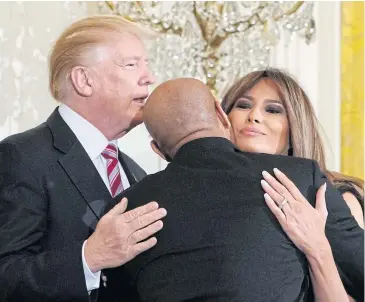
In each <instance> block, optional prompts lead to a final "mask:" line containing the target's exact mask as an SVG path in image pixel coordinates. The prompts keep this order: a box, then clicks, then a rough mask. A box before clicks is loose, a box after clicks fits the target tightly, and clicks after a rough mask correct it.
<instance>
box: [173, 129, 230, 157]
mask: <svg viewBox="0 0 365 302" xmlns="http://www.w3.org/2000/svg"><path fill="white" fill-rule="evenodd" d="M205 137H222V138H226V139H228V140H229V139H230V138H229V137H228V136H227V134H226V133H224V131H222V130H221V129H201V130H199V131H196V132H194V133H191V134H189V135H188V136H186V137H184V138H183V139H181V140H180V141H179V142H178V143H177V144H176V146H175V148H173V149H172V150H171V155H172V156H171V157H172V158H173V157H174V156H175V154H176V153H177V151H178V150H179V149H180V148H181V147H182V146H183V145H185V144H187V143H188V142H191V141H193V140H196V139H199V138H205Z"/></svg>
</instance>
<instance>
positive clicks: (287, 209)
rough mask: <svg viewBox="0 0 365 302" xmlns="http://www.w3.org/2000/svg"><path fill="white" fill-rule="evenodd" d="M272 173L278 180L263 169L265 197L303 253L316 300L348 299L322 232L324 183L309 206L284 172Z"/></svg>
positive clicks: (324, 222) (324, 201) (325, 214)
mask: <svg viewBox="0 0 365 302" xmlns="http://www.w3.org/2000/svg"><path fill="white" fill-rule="evenodd" d="M274 173H275V176H276V177H277V179H278V180H279V181H280V182H281V183H280V182H279V181H277V180H276V179H275V178H274V177H272V176H271V175H270V174H269V173H267V172H263V177H264V179H265V180H263V181H262V187H263V189H264V190H265V192H266V193H265V195H264V197H265V201H266V203H267V205H268V207H269V208H270V210H271V211H272V213H273V214H274V215H275V216H276V218H277V219H278V221H279V223H280V225H281V226H282V228H283V230H284V231H285V232H286V234H287V235H288V236H289V238H290V239H291V240H292V241H293V243H294V244H295V245H296V246H297V248H298V249H300V250H301V251H302V252H303V253H304V254H305V255H306V257H307V259H308V263H309V266H310V275H311V279H312V283H313V289H314V295H315V299H316V301H321V302H327V301H328V302H334V301H338V302H340V301H341V302H342V301H346V302H347V301H349V297H348V295H347V293H346V291H345V288H344V286H343V284H342V281H341V278H340V275H339V273H338V271H337V268H336V264H335V261H334V258H333V255H332V250H331V247H330V244H329V242H328V240H327V238H326V235H325V225H326V220H327V215H328V213H327V207H326V200H325V192H326V184H324V185H323V186H321V187H320V189H319V190H318V192H317V198H316V208H313V207H312V206H311V205H310V203H309V202H308V201H307V200H306V199H305V198H304V196H303V195H302V194H301V193H300V191H299V190H298V188H297V187H296V186H295V185H294V183H293V182H292V181H291V180H289V179H288V178H287V177H286V176H285V175H284V173H282V172H280V171H279V170H277V169H275V170H274Z"/></svg>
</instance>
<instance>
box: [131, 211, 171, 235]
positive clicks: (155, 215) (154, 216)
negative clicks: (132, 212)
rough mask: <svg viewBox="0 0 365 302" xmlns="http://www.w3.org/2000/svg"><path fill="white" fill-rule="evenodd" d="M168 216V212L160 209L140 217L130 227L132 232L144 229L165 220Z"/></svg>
mask: <svg viewBox="0 0 365 302" xmlns="http://www.w3.org/2000/svg"><path fill="white" fill-rule="evenodd" d="M166 214H167V211H166V210H165V209H164V208H160V209H157V210H155V211H152V212H150V213H147V214H144V215H140V216H138V217H136V218H135V219H134V220H132V221H131V222H130V227H131V229H132V231H136V230H139V229H142V228H144V227H145V226H147V225H150V224H151V223H153V222H155V221H157V220H160V219H162V218H164V217H165V216H166Z"/></svg>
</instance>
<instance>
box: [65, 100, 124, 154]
mask: <svg viewBox="0 0 365 302" xmlns="http://www.w3.org/2000/svg"><path fill="white" fill-rule="evenodd" d="M58 111H59V113H60V115H61V117H62V118H63V120H64V121H65V123H66V124H67V125H68V126H69V127H70V129H71V130H72V132H73V133H74V134H75V136H76V137H77V139H78V140H79V142H80V143H81V145H82V147H83V148H84V149H85V151H86V153H87V154H88V155H89V157H90V159H91V160H95V159H96V158H97V157H98V156H99V155H100V154H101V152H103V150H104V149H105V147H106V146H107V145H108V144H114V146H115V147H116V148H117V149H118V145H117V140H112V141H110V142H109V141H108V140H107V138H106V137H105V136H104V134H103V133H101V132H100V131H99V129H97V128H96V127H95V126H94V125H93V124H91V123H90V122H89V121H87V120H86V119H84V118H83V117H82V116H81V115H79V114H78V113H76V112H75V111H73V110H72V109H71V108H70V107H68V106H67V105H65V104H63V103H62V104H61V105H60V106H59V108H58Z"/></svg>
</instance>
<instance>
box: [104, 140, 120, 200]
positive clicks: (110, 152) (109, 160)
mask: <svg viewBox="0 0 365 302" xmlns="http://www.w3.org/2000/svg"><path fill="white" fill-rule="evenodd" d="M101 155H102V156H103V157H104V158H105V160H106V171H107V174H108V179H109V184H110V191H111V194H112V196H113V197H114V196H116V195H118V194H119V193H120V192H122V191H123V184H122V178H121V176H120V170H119V165H118V163H119V162H118V149H117V148H116V146H115V145H114V144H108V145H107V146H106V148H105V149H104V151H103V152H102V153H101Z"/></svg>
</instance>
